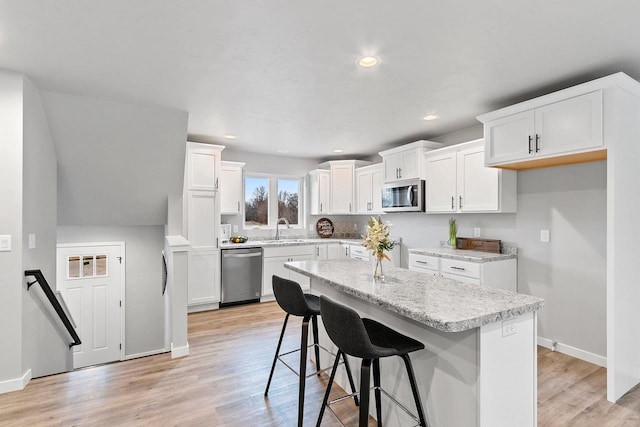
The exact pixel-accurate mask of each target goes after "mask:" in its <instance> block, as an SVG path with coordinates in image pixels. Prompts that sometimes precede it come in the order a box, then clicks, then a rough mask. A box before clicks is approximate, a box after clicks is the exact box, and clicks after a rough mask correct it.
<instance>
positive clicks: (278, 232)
mask: <svg viewBox="0 0 640 427" xmlns="http://www.w3.org/2000/svg"><path fill="white" fill-rule="evenodd" d="M281 221H284V222H285V223H286V224H287V228H291V226H290V225H289V220H287V218H278V220H277V221H276V240H280V229H279V228H278V226H279V225H280V222H281Z"/></svg>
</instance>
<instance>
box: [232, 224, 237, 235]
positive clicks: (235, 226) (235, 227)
mask: <svg viewBox="0 0 640 427" xmlns="http://www.w3.org/2000/svg"><path fill="white" fill-rule="evenodd" d="M233 232H234V233H237V232H238V225H237V224H233Z"/></svg>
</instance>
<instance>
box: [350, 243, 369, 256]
mask: <svg viewBox="0 0 640 427" xmlns="http://www.w3.org/2000/svg"><path fill="white" fill-rule="evenodd" d="M349 253H350V254H351V258H354V257H355V256H359V257H366V258H367V259H369V249H367V248H365V247H364V246H358V245H351V251H350V252H349Z"/></svg>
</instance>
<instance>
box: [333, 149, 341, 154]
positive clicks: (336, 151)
mask: <svg viewBox="0 0 640 427" xmlns="http://www.w3.org/2000/svg"><path fill="white" fill-rule="evenodd" d="M333 152H334V153H342V150H341V149H340V148H336V149H335V150H333Z"/></svg>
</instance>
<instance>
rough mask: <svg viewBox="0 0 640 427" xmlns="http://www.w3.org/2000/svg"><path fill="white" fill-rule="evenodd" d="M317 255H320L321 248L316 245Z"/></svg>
mask: <svg viewBox="0 0 640 427" xmlns="http://www.w3.org/2000/svg"><path fill="white" fill-rule="evenodd" d="M316 256H320V248H319V247H317V246H316Z"/></svg>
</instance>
